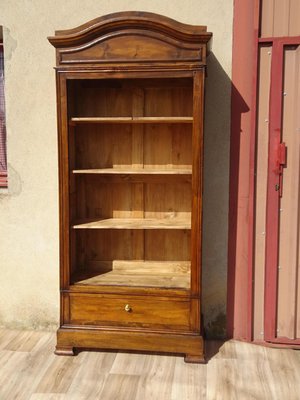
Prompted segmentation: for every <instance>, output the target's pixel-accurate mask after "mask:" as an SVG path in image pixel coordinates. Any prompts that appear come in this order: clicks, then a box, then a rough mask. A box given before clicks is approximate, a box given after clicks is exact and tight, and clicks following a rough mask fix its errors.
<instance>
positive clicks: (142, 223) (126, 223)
mask: <svg viewBox="0 0 300 400" xmlns="http://www.w3.org/2000/svg"><path fill="white" fill-rule="evenodd" d="M73 228H74V229H112V228H113V229H190V228H191V224H190V221H189V219H188V218H186V219H183V218H160V219H159V218H108V219H102V220H101V219H100V220H97V221H91V222H82V223H75V225H73Z"/></svg>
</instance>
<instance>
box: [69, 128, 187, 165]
mask: <svg viewBox="0 0 300 400" xmlns="http://www.w3.org/2000/svg"><path fill="white" fill-rule="evenodd" d="M121 127H122V129H120V125H118V124H91V125H89V124H86V125H82V126H77V127H76V128H75V129H74V130H72V131H70V136H72V140H70V146H74V148H73V149H72V150H71V152H72V153H74V165H73V166H72V168H74V169H89V168H124V169H128V168H133V167H142V168H143V167H144V168H153V169H161V168H175V169H179V168H187V167H191V165H192V156H191V155H192V127H191V126H190V125H187V124H149V125H148V124H147V125H145V126H133V125H132V124H122V125H121ZM73 139H74V140H73ZM139 147H140V148H139Z"/></svg>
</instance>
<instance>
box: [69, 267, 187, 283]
mask: <svg viewBox="0 0 300 400" xmlns="http://www.w3.org/2000/svg"><path fill="white" fill-rule="evenodd" d="M108 264H111V270H109V271H107V268H108ZM190 264H191V263H190V262H189V261H136V260H132V261H122V260H118V261H114V262H105V261H104V262H103V271H91V270H89V271H79V272H78V273H77V274H75V275H74V276H73V278H72V283H73V284H74V285H88V286H101V285H102V286H104V285H108V286H110V285H112V286H141V287H159V288H180V289H189V288H190ZM98 265H99V266H100V267H101V262H100V263H98Z"/></svg>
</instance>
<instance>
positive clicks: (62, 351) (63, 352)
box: [54, 346, 75, 356]
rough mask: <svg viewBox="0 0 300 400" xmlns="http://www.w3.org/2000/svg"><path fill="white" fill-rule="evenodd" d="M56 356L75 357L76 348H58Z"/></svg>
mask: <svg viewBox="0 0 300 400" xmlns="http://www.w3.org/2000/svg"><path fill="white" fill-rule="evenodd" d="M54 354H56V355H57V356H74V355H75V353H74V347H72V346H56V349H55V351H54Z"/></svg>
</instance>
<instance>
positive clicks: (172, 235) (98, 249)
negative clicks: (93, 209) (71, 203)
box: [76, 230, 191, 267]
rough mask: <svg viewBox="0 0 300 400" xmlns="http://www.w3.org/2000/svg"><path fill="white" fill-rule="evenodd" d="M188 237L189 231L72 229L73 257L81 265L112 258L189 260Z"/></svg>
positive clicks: (189, 235) (111, 259)
mask: <svg viewBox="0 0 300 400" xmlns="http://www.w3.org/2000/svg"><path fill="white" fill-rule="evenodd" d="M190 238H191V234H190V231H189V230H155V231H151V230H145V231H143V230H86V231H85V230H82V231H77V232H76V248H77V255H76V260H77V262H78V263H79V262H80V266H82V267H84V266H85V265H89V264H91V263H92V262H97V261H99V262H102V261H113V260H144V261H145V260H147V261H189V260H190V252H191V251H190ZM80 260H81V261H80ZM78 266H79V264H78Z"/></svg>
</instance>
